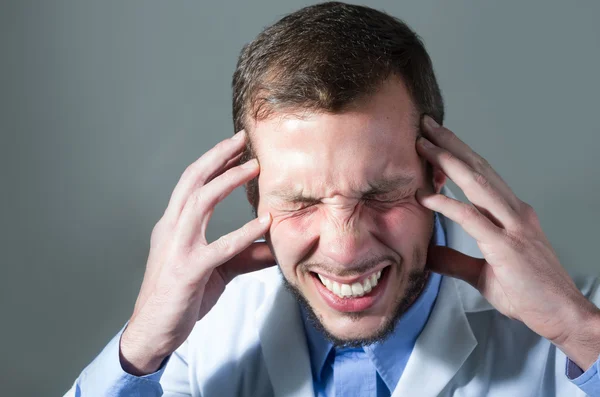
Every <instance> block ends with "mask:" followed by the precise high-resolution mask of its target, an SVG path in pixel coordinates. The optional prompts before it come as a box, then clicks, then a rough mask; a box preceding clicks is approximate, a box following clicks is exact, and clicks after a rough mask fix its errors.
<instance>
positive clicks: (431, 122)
mask: <svg viewBox="0 0 600 397" xmlns="http://www.w3.org/2000/svg"><path fill="white" fill-rule="evenodd" d="M425 125H426V126H427V127H429V128H431V129H436V128H439V126H440V125H439V124H438V123H437V122H436V121H435V120H434V119H433V118H432V117H431V116H429V115H425Z"/></svg>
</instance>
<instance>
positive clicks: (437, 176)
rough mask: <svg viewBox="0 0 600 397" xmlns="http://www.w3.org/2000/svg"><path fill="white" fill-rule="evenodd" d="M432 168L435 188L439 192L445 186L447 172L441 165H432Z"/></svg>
mask: <svg viewBox="0 0 600 397" xmlns="http://www.w3.org/2000/svg"><path fill="white" fill-rule="evenodd" d="M432 168H433V169H432V171H433V189H434V190H435V192H436V193H439V192H440V191H441V190H442V187H444V184H445V183H446V174H444V171H442V169H441V168H440V167H437V166H435V165H434V166H432Z"/></svg>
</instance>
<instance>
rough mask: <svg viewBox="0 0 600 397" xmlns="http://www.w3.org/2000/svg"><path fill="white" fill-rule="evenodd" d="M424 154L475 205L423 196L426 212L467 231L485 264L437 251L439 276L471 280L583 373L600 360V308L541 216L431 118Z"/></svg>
mask: <svg viewBox="0 0 600 397" xmlns="http://www.w3.org/2000/svg"><path fill="white" fill-rule="evenodd" d="M422 131H423V134H424V137H421V138H419V139H418V140H417V145H416V146H417V151H418V153H419V154H420V155H421V156H423V157H424V158H425V159H426V160H427V161H429V162H430V163H431V164H432V165H434V166H436V167H438V168H439V169H441V170H442V171H443V173H444V174H446V176H447V177H448V178H450V179H451V180H452V181H454V183H456V185H457V186H458V187H459V188H460V189H462V191H463V192H464V193H465V196H466V197H467V198H468V200H469V201H470V203H471V204H467V203H462V202H460V201H458V200H454V199H452V198H449V197H447V196H445V195H443V194H436V193H435V192H433V193H432V192H426V191H424V190H422V189H420V190H419V191H418V192H417V199H418V201H419V202H420V204H421V205H423V206H424V207H426V208H429V209H431V210H432V211H436V212H439V213H441V214H443V215H444V216H445V217H447V218H449V219H451V220H453V221H454V222H456V223H458V224H459V225H461V227H462V228H463V229H464V230H465V231H466V232H467V233H469V234H470V235H471V236H472V237H473V238H474V239H475V240H476V241H477V245H478V246H479V248H480V250H481V252H482V253H483V256H484V258H483V259H480V258H472V257H470V256H467V255H464V254H462V253H460V252H458V251H456V250H453V249H451V248H448V247H441V246H432V247H431V248H430V250H429V254H428V263H429V266H430V267H431V269H432V270H433V271H435V272H439V273H442V274H446V275H450V276H452V277H457V278H460V279H463V280H465V281H467V282H468V283H469V284H471V285H472V286H473V287H475V288H477V289H478V290H479V291H480V293H481V294H482V295H483V296H484V297H485V298H486V299H487V300H488V301H489V302H490V304H492V305H493V306H494V307H495V308H496V309H497V310H498V311H500V312H501V313H503V314H504V315H506V316H508V317H511V318H514V319H517V320H520V321H522V322H523V323H525V325H527V326H528V327H529V328H530V329H531V330H533V331H534V332H536V333H537V334H539V335H541V336H542V337H544V338H546V339H548V340H550V341H551V342H552V343H554V344H555V345H556V346H557V347H559V348H560V349H561V350H562V351H563V352H564V353H565V354H566V355H567V356H568V357H569V358H571V360H573V361H574V362H575V363H576V364H577V365H579V366H580V367H581V368H583V369H587V368H589V367H590V366H591V365H592V364H593V363H594V362H595V361H596V360H597V358H598V355H599V354H600V309H598V308H597V307H596V306H595V305H594V304H593V303H591V302H590V301H588V300H587V299H586V297H585V296H583V294H582V293H581V292H580V291H579V289H578V288H577V287H576V286H575V283H574V282H573V281H572V279H571V277H570V276H569V274H568V273H567V272H566V270H565V269H564V268H563V267H562V265H561V264H560V261H559V259H558V257H557V255H556V253H555V251H554V250H553V249H552V246H551V245H550V242H549V241H548V239H547V238H546V236H545V234H544V232H543V231H542V228H541V226H540V222H539V219H538V216H537V214H536V212H535V211H534V209H533V208H532V207H531V206H530V205H529V204H527V203H525V202H523V201H521V200H520V199H519V198H518V197H517V196H516V195H515V194H514V193H513V191H512V190H511V189H510V188H509V186H508V185H507V184H506V183H505V182H504V180H502V178H501V177H500V176H499V175H498V174H497V173H496V171H494V169H493V168H492V167H491V166H490V165H489V163H488V162H487V161H486V160H485V159H484V158H482V157H481V156H480V155H478V154H477V153H475V152H474V151H473V150H472V149H471V148H470V147H469V146H468V145H466V144H465V143H464V142H462V141H461V140H460V139H459V138H458V137H457V136H456V135H455V134H454V133H453V132H452V131H450V130H448V129H447V128H445V127H442V126H439V125H438V124H437V123H436V122H435V121H434V120H433V119H432V118H431V117H429V116H425V117H424V119H423V128H422Z"/></svg>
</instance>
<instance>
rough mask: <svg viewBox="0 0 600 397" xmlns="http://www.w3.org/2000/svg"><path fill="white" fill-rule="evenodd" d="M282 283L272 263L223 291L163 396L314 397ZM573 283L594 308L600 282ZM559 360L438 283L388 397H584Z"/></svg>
mask: <svg viewBox="0 0 600 397" xmlns="http://www.w3.org/2000/svg"><path fill="white" fill-rule="evenodd" d="M443 189H444V190H443V191H442V193H444V194H446V195H447V196H449V197H454V196H453V194H452V192H451V191H450V190H449V189H448V188H447V187H444V188H443ZM440 220H441V222H442V225H443V227H444V230H445V231H446V239H447V244H448V246H449V247H451V248H454V249H456V250H458V251H461V252H463V253H465V254H468V255H471V256H475V257H479V258H481V257H482V255H481V252H480V250H479V248H478V247H477V245H476V242H475V240H474V239H473V238H472V237H470V236H469V235H468V234H467V233H466V232H465V231H464V230H463V229H462V228H461V227H460V226H459V225H458V224H456V223H455V222H453V221H451V220H449V219H447V218H446V217H444V216H440ZM280 277H281V276H280V273H279V271H278V270H277V269H276V268H275V267H272V268H269V269H265V270H261V271H257V272H253V273H248V274H245V275H242V276H239V277H237V278H236V279H234V280H233V281H232V282H231V283H230V284H229V285H228V286H227V288H226V290H225V292H224V293H223V295H222V297H221V298H220V300H219V301H218V303H217V304H216V305H215V307H214V308H213V310H212V311H211V312H210V313H209V314H208V315H206V316H205V317H204V318H203V319H202V320H200V321H199V322H198V323H197V324H196V326H195V328H194V330H193V331H192V333H191V335H190V336H189V337H188V339H187V340H186V341H185V342H184V344H183V345H182V346H180V348H179V349H178V350H177V351H176V352H175V353H174V354H173V356H172V357H171V359H170V361H169V363H168V364H167V367H166V369H165V372H164V374H163V376H162V379H161V385H162V387H163V390H164V396H170V397H175V396H177V397H181V396H189V395H191V396H204V397H208V396H219V397H221V396H248V397H250V396H252V397H254V396H298V397H300V396H302V397H305V396H313V395H314V394H313V385H312V375H311V367H310V361H309V360H310V359H309V356H308V350H307V345H306V339H305V335H304V329H303V325H302V320H301V318H300V313H299V308H298V304H297V303H296V301H295V300H294V298H293V297H292V296H291V295H290V294H289V293H288V292H287V291H286V289H285V288H284V287H283V284H282V282H281V279H280ZM576 281H577V280H576ZM577 282H578V285H579V287H580V288H581V290H582V292H583V293H584V294H586V296H588V298H590V299H591V300H592V301H593V302H594V303H595V304H596V305H597V306H598V305H600V288H599V283H598V279H589V278H588V279H582V280H581V281H577ZM565 362H566V357H565V355H564V354H563V353H562V352H561V351H560V350H559V349H557V348H555V347H554V345H552V344H551V343H550V342H548V341H547V340H545V339H543V338H541V337H539V336H538V335H537V334H535V333H533V332H532V331H530V330H529V329H528V328H527V327H526V326H525V325H523V324H522V323H521V322H519V321H515V320H511V319H509V318H507V317H505V316H504V315H502V314H500V313H499V312H498V311H496V310H495V309H494V308H493V307H492V306H491V305H490V304H489V303H488V302H487V301H486V300H485V299H484V298H483V297H482V296H481V295H480V294H479V293H478V292H477V290H475V289H474V288H472V287H471V286H470V285H469V284H467V283H465V282H463V281H460V280H457V279H454V278H450V277H443V278H442V283H441V286H440V291H439V295H438V297H437V301H436V303H435V306H434V308H433V311H432V313H431V316H430V318H429V320H428V322H427V324H426V326H425V328H424V329H423V331H422V333H421V334H420V336H419V337H418V339H417V341H416V345H415V347H414V350H413V352H412V354H411V356H410V358H409V360H408V363H407V365H406V368H405V370H404V373H403V374H402V376H401V378H400V380H399V382H398V384H397V385H396V388H395V389H394V391H393V393H392V395H393V396H395V397H400V396H419V397H427V396H456V397H459V396H460V397H471V396H473V397H474V396H478V397H479V396H488V397H515V396H544V397H551V396H569V397H577V396H584V395H585V394H584V393H583V392H582V391H581V390H580V389H579V388H578V387H577V386H575V385H574V384H572V383H571V382H570V381H569V379H568V378H567V377H566V375H565Z"/></svg>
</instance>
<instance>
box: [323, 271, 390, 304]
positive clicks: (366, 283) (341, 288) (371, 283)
mask: <svg viewBox="0 0 600 397" xmlns="http://www.w3.org/2000/svg"><path fill="white" fill-rule="evenodd" d="M317 274H318V273H317ZM318 276H319V278H320V279H321V282H322V283H323V285H325V287H327V289H328V290H329V291H331V292H333V293H334V294H336V295H337V296H339V297H340V298H344V297H358V296H363V295H364V294H368V293H369V292H371V290H372V289H373V288H375V286H376V285H377V282H378V281H377V280H379V278H380V277H381V270H379V271H378V272H376V273H373V274H371V275H370V276H369V277H367V278H365V279H364V280H363V282H362V284H361V283H354V284H340V283H337V282H335V281H333V280H330V279H328V278H327V277H324V276H322V275H320V274H318Z"/></svg>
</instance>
